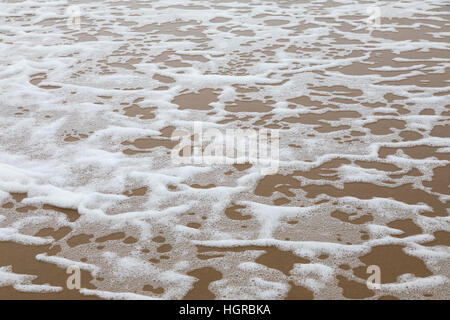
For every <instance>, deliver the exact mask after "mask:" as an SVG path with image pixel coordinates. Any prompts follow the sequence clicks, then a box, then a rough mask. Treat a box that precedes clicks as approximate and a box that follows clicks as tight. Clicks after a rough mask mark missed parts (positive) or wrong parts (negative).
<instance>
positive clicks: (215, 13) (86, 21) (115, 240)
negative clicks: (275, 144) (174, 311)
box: [0, 0, 450, 300]
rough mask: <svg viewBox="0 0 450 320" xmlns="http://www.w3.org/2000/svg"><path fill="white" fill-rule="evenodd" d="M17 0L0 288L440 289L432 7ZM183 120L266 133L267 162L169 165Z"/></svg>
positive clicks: (442, 156)
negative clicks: (74, 14) (272, 148)
mask: <svg viewBox="0 0 450 320" xmlns="http://www.w3.org/2000/svg"><path fill="white" fill-rule="evenodd" d="M33 4H34V3H33V2H22V1H8V2H6V3H5V2H4V3H2V4H1V5H0V8H1V10H0V11H1V12H4V16H3V17H2V18H3V21H2V23H1V28H0V53H1V55H0V63H1V64H2V65H4V68H2V70H1V71H0V93H1V99H0V101H1V104H2V107H1V111H0V131H1V132H2V134H1V135H0V146H1V148H0V149H1V150H0V299H135V298H156V299H297V300H304V299H308V300H309V299H449V298H450V295H449V292H450V281H449V277H450V251H449V245H450V224H449V218H448V214H449V201H450V191H449V190H450V189H449V183H450V139H449V138H450V104H449V101H450V100H449V97H450V83H449V82H450V77H449V75H448V74H449V73H448V68H449V66H450V53H449V52H450V51H449V49H450V48H449V43H450V41H449V40H450V39H449V31H450V23H449V17H450V7H449V5H448V4H445V2H441V1H431V0H428V1H405V2H402V3H397V2H392V3H385V4H384V5H383V6H381V7H380V9H381V17H380V18H381V21H380V25H379V26H378V27H376V28H375V29H373V30H369V28H368V24H367V17H368V14H367V11H366V9H367V8H368V7H370V6H375V5H377V2H376V1H366V2H364V3H360V4H354V3H352V1H346V0H345V1H344V0H343V1H332V0H329V1H326V2H324V1H282V0H277V1H274V2H267V3H266V2H258V1H240V2H232V1H212V0H208V1H206V0H205V1H187V2H186V1H182V2H180V1H145V2H143V1H121V2H109V1H74V2H73V5H77V6H79V8H80V12H81V19H80V21H81V25H80V26H79V28H78V29H77V28H75V29H73V28H71V27H73V25H72V26H70V25H68V24H67V20H68V17H67V14H66V11H65V10H66V9H67V7H66V6H64V5H61V4H56V3H41V2H39V3H38V4H34V6H33ZM48 13H52V14H51V15H50V16H49V15H48ZM194 122H201V123H202V124H203V125H204V127H205V128H215V129H219V130H221V131H223V132H225V131H226V130H227V129H255V130H261V129H274V130H279V132H280V167H279V171H278V172H277V173H275V174H270V175H263V174H261V171H260V170H259V169H260V165H259V164H257V163H241V164H238V163H233V164H221V165H219V164H217V165H207V164H201V163H200V164H191V165H183V164H181V165H180V164H174V163H173V161H172V158H171V152H172V150H174V148H175V147H176V145H177V141H174V140H172V139H171V136H172V134H173V133H174V132H175V131H176V130H180V129H183V130H188V131H192V128H193V124H194ZM196 138H197V137H196V136H195V134H194V132H192V136H191V139H192V140H193V141H194V140H195V139H196ZM203 147H205V146H203ZM70 266H77V267H78V268H80V269H81V290H77V289H73V290H71V289H69V288H68V287H67V279H68V277H69V276H70V274H68V273H67V272H66V270H67V268H68V267H70ZM371 266H377V267H379V270H380V275H381V277H380V279H381V283H380V286H379V287H377V288H374V287H370V286H368V285H367V284H366V281H367V279H368V278H369V276H370V272H368V268H369V267H371Z"/></svg>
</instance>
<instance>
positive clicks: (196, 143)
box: [171, 122, 280, 174]
mask: <svg viewBox="0 0 450 320" xmlns="http://www.w3.org/2000/svg"><path fill="white" fill-rule="evenodd" d="M172 140H179V143H178V144H177V145H176V146H175V147H174V148H173V149H172V155H171V157H172V162H173V163H174V164H206V165H213V164H218V165H224V164H244V163H250V164H258V165H260V167H261V173H262V174H275V173H277V172H278V169H279V156H280V150H279V149H280V134H279V131H278V130H275V129H265V128H263V129H259V130H255V129H227V130H225V131H221V130H219V129H216V128H208V129H204V128H203V126H202V123H201V122H194V126H193V131H189V130H185V129H178V130H175V131H174V132H173V133H172Z"/></svg>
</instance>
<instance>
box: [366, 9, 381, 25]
mask: <svg viewBox="0 0 450 320" xmlns="http://www.w3.org/2000/svg"><path fill="white" fill-rule="evenodd" d="M366 13H367V14H368V15H369V17H368V18H367V28H368V29H369V30H370V31H372V30H377V29H380V27H381V8H380V7H377V6H371V7H367V10H366Z"/></svg>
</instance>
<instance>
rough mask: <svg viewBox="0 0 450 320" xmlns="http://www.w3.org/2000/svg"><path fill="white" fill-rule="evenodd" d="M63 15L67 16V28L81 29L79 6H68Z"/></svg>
mask: <svg viewBox="0 0 450 320" xmlns="http://www.w3.org/2000/svg"><path fill="white" fill-rule="evenodd" d="M65 15H66V16H67V21H66V25H67V28H69V29H70V30H81V8H80V7H79V6H75V5H73V6H68V7H67V9H66V12H65Z"/></svg>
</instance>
